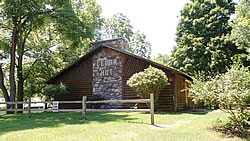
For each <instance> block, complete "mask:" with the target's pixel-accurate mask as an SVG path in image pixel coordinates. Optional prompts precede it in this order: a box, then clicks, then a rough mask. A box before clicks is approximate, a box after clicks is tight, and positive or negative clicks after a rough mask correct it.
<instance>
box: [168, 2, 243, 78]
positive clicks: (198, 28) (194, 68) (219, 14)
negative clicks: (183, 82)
mask: <svg viewBox="0 0 250 141" xmlns="http://www.w3.org/2000/svg"><path fill="white" fill-rule="evenodd" d="M234 5H235V4H234V3H233V2H232V1H231V0H228V1H224V0H216V1H210V0H195V1H192V2H191V3H188V4H186V5H185V7H184V9H183V10H182V11H181V17H180V20H179V24H178V26H177V32H176V36H177V37H176V43H177V46H176V48H175V49H174V50H173V52H172V55H171V58H170V63H169V65H170V66H172V67H174V68H176V69H179V70H180V71H183V72H186V73H188V74H189V75H192V76H194V75H195V74H198V73H204V74H205V76H206V77H208V76H215V75H216V74H217V73H224V72H226V67H228V66H230V65H231V64H232V63H233V61H232V57H233V56H235V55H236V54H241V53H245V52H244V51H242V50H239V49H237V46H235V44H234V43H232V42H231V41H230V40H227V38H226V35H227V34H230V33H231V30H232V28H231V27H230V26H229V19H230V16H231V14H233V13H234Z"/></svg>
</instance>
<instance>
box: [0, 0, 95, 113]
mask: <svg viewBox="0 0 250 141" xmlns="http://www.w3.org/2000/svg"><path fill="white" fill-rule="evenodd" d="M0 10H1V13H0V34H1V37H0V50H1V51H2V52H3V53H4V54H5V56H10V60H8V59H6V61H4V63H2V64H3V65H1V67H0V69H1V71H0V80H4V78H5V76H4V73H3V71H2V69H3V68H2V67H8V65H7V63H8V62H10V65H9V68H10V69H9V72H8V73H9V83H10V96H9V95H8V91H6V87H5V83H4V82H3V83H0V85H1V86H0V88H1V90H2V91H3V94H4V97H5V99H6V101H15V99H16V98H15V96H16V84H17V99H18V101H22V100H23V91H24V88H23V86H24V82H25V80H27V78H28V76H30V74H31V73H30V72H32V71H33V70H32V69H33V68H34V65H36V63H37V62H39V61H41V62H43V63H41V64H43V65H45V66H46V64H45V61H44V60H42V58H43V59H44V58H45V57H48V56H49V55H46V54H47V53H50V52H51V50H50V48H52V47H58V48H61V50H65V49H67V48H69V47H72V48H71V50H76V49H78V48H79V47H82V44H84V43H85V42H86V41H87V40H89V39H91V38H93V37H94V35H95V29H96V27H98V25H99V23H100V22H99V14H100V7H99V6H98V5H97V4H96V3H95V1H93V0H86V1H85V0H83V1H77V2H75V1H74V2H71V1H70V0H65V1H39V0H32V1H30V0H17V1H11V0H5V1H1V2H0ZM39 35H40V36H39ZM41 36H43V37H42V38H40V37H41ZM40 40H41V43H40ZM36 41H37V42H36ZM72 52H73V51H72ZM60 53H61V52H58V54H60ZM5 58H7V57H5ZM46 59H47V58H46ZM46 59H45V60H46ZM16 60H17V64H16ZM24 61H25V63H24ZM50 63H51V62H50ZM24 64H25V65H27V69H26V71H25V67H26V66H23V65H24ZM15 67H17V70H15ZM16 78H17V79H16ZM33 80H34V79H33ZM26 83H27V82H26ZM11 108H14V105H11Z"/></svg>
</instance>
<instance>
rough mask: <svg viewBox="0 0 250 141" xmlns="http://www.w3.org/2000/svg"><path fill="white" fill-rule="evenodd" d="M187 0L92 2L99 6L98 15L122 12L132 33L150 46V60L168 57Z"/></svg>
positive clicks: (109, 15) (107, 15)
mask: <svg viewBox="0 0 250 141" xmlns="http://www.w3.org/2000/svg"><path fill="white" fill-rule="evenodd" d="M189 1H190V0H96V2H97V3H98V4H99V5H100V6H101V7H102V14H101V15H102V16H103V17H104V18H110V17H112V16H113V15H114V14H116V13H122V14H124V15H126V16H127V17H128V18H129V19H130V20H131V25H132V26H133V27H134V31H137V30H140V31H141V32H143V33H144V34H145V35H146V36H147V40H148V41H149V42H150V44H151V48H152V54H151V57H152V58H154V57H156V56H157V54H159V53H161V54H168V55H170V54H171V51H172V49H173V47H174V46H175V45H176V43H175V33H176V27H177V24H178V21H179V17H178V16H179V15H180V11H181V10H182V9H183V7H184V5H185V3H188V2H189Z"/></svg>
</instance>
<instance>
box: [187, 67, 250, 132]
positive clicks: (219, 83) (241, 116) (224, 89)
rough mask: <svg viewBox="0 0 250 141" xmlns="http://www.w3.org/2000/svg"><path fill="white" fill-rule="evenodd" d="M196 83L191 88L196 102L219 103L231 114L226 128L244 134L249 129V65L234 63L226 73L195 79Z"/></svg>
mask: <svg viewBox="0 0 250 141" xmlns="http://www.w3.org/2000/svg"><path fill="white" fill-rule="evenodd" d="M194 83H195V84H194V85H191V88H189V92H190V95H189V96H190V97H192V98H193V101H194V102H195V103H197V102H204V103H205V104H207V105H209V104H219V106H220V109H221V110H222V111H224V112H226V113H229V114H230V117H229V122H228V123H227V124H226V125H225V128H226V129H227V130H229V129H231V131H232V133H237V134H241V135H242V134H245V133H246V132H247V130H249V127H250V126H249V117H250V114H249V112H248V111H247V105H248V104H249V102H250V91H249V90H250V72H249V70H248V68H247V67H243V66H241V65H239V64H234V65H233V66H231V69H228V71H227V72H226V73H225V74H221V75H218V76H216V77H215V78H213V79H211V80H210V81H200V80H197V79H195V81H194Z"/></svg>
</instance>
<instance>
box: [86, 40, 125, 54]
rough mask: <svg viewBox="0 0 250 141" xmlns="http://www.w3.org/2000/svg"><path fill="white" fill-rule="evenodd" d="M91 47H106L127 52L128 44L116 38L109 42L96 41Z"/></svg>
mask: <svg viewBox="0 0 250 141" xmlns="http://www.w3.org/2000/svg"><path fill="white" fill-rule="evenodd" d="M91 44H92V46H93V49H95V48H98V47H100V46H102V45H108V46H111V47H114V48H117V49H120V50H123V51H128V45H127V44H128V42H127V40H126V39H124V38H116V39H110V40H103V41H97V42H93V43H91Z"/></svg>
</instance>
